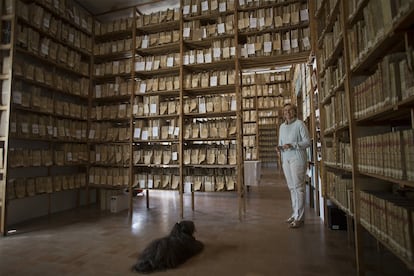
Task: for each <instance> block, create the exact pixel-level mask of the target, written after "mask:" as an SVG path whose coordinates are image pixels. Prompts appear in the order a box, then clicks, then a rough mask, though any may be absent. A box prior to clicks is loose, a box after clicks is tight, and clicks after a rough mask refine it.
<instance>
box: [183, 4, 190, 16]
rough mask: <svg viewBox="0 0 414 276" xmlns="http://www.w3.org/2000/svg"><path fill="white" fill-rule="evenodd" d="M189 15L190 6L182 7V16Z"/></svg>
mask: <svg viewBox="0 0 414 276" xmlns="http://www.w3.org/2000/svg"><path fill="white" fill-rule="evenodd" d="M189 13H190V5H187V6H184V7H183V14H184V15H187V14H189Z"/></svg>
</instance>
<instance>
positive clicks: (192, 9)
mask: <svg viewBox="0 0 414 276" xmlns="http://www.w3.org/2000/svg"><path fill="white" fill-rule="evenodd" d="M191 12H192V13H197V12H198V7H197V5H192V7H191Z"/></svg>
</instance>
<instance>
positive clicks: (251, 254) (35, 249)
mask: <svg viewBox="0 0 414 276" xmlns="http://www.w3.org/2000/svg"><path fill="white" fill-rule="evenodd" d="M265 173H266V171H265ZM184 201H185V210H184V217H185V219H191V220H194V222H195V224H196V228H197V232H196V237H197V239H199V240H201V241H202V242H204V244H205V249H204V251H203V252H202V253H201V254H199V255H197V256H196V257H194V258H192V259H190V260H189V261H187V262H186V263H184V264H183V265H182V266H180V267H179V268H176V269H173V270H169V271H164V272H158V273H154V274H152V275H165V276H167V275H180V276H181V275H183V276H184V275H192V276H193V275H197V276H202V275H209V276H211V275H214V276H221V275H223V276H224V275H225V276H231V275H237V276H259V275H269V276H272V275H290V276H294V275H301V276H316V275H318V276H319V275H329V276H335V275H355V274H356V271H355V262H354V249H353V247H352V246H350V245H349V244H348V242H347V234H346V231H333V230H330V229H328V228H327V227H326V226H325V225H324V224H323V223H322V221H321V220H320V219H319V218H318V217H316V216H315V215H314V210H313V209H307V210H306V220H305V226H304V227H302V228H298V229H290V228H288V225H287V224H286V223H285V222H284V220H285V219H286V218H287V217H288V216H289V214H290V200H289V195H288V190H287V187H286V184H285V181H284V179H283V176H282V175H280V174H278V173H277V172H276V171H269V170H268V171H267V174H265V175H264V176H263V178H262V179H261V184H260V186H259V187H251V189H250V192H249V193H248V195H247V197H246V213H245V215H244V217H243V219H242V220H241V221H240V220H239V215H238V198H237V194H236V193H215V194H211V193H204V194H196V210H195V211H194V212H193V211H191V206H190V204H191V198H190V196H189V195H185V197H184ZM179 214H180V207H179V196H178V193H176V192H156V191H153V192H151V193H150V209H146V199H145V197H137V198H136V199H134V214H133V218H132V222H129V220H128V214H127V211H124V212H120V213H117V214H112V213H109V212H100V211H99V210H98V209H97V208H95V207H93V208H84V209H80V210H76V211H70V212H65V213H61V214H57V215H53V216H51V217H49V218H43V219H36V220H35V221H33V222H31V223H30V224H24V225H18V226H17V228H16V229H17V232H16V234H14V235H9V236H7V237H4V238H0V275H134V274H135V273H133V272H131V267H132V265H133V264H134V263H135V261H136V259H137V257H138V253H139V252H140V251H141V250H142V249H143V248H144V247H145V246H146V245H147V244H148V243H149V242H150V241H151V240H152V239H154V238H159V237H161V236H164V235H166V234H167V233H168V232H169V231H170V229H171V227H172V226H173V224H174V223H175V222H176V221H178V220H179Z"/></svg>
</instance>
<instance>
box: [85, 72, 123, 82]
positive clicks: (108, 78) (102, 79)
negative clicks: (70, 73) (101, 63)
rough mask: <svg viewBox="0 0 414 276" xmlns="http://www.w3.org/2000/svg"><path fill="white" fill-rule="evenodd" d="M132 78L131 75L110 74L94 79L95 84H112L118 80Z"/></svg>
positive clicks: (94, 77)
mask: <svg viewBox="0 0 414 276" xmlns="http://www.w3.org/2000/svg"><path fill="white" fill-rule="evenodd" d="M118 77H119V78H131V73H119V74H110V75H103V76H93V77H92V79H93V80H94V81H95V82H98V83H101V82H104V83H106V82H110V81H115V79H116V78H118Z"/></svg>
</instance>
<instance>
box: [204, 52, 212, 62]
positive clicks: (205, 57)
mask: <svg viewBox="0 0 414 276" xmlns="http://www.w3.org/2000/svg"><path fill="white" fill-rule="evenodd" d="M204 60H205V62H206V63H211V54H210V53H207V54H205V55H204Z"/></svg>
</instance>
